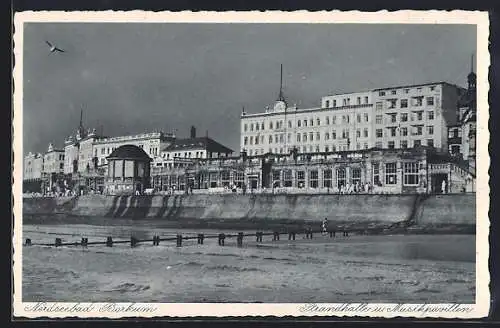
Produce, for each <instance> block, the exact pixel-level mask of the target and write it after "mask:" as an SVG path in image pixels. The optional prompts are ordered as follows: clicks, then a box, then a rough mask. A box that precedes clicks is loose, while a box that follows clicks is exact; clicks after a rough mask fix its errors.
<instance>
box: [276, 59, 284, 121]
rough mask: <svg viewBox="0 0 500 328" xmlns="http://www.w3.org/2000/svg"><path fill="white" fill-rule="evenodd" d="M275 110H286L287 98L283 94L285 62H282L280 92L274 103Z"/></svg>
mask: <svg viewBox="0 0 500 328" xmlns="http://www.w3.org/2000/svg"><path fill="white" fill-rule="evenodd" d="M274 111H275V112H282V111H286V100H285V97H284V95H283V64H280V91H279V93H278V99H277V100H276V102H275V103H274Z"/></svg>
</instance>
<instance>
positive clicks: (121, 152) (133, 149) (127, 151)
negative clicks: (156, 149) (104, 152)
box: [107, 145, 152, 162]
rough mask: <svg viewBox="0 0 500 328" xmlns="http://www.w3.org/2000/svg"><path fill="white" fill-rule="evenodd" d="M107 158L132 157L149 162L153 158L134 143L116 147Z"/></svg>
mask: <svg viewBox="0 0 500 328" xmlns="http://www.w3.org/2000/svg"><path fill="white" fill-rule="evenodd" d="M107 159H108V160H109V159H132V160H141V161H148V162H149V161H151V160H152V159H151V157H149V156H148V154H147V153H146V152H145V151H144V150H143V149H142V148H140V147H137V146H134V145H123V146H121V147H118V148H116V149H115V150H113V151H112V152H111V154H109V156H108V157H107Z"/></svg>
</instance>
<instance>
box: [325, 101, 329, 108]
mask: <svg viewBox="0 0 500 328" xmlns="http://www.w3.org/2000/svg"><path fill="white" fill-rule="evenodd" d="M325 107H326V108H329V107H330V100H327V101H326V102H325Z"/></svg>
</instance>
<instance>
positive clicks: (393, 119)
mask: <svg viewBox="0 0 500 328" xmlns="http://www.w3.org/2000/svg"><path fill="white" fill-rule="evenodd" d="M391 123H396V114H391Z"/></svg>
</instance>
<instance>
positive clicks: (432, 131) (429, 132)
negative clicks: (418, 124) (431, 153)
mask: <svg viewBox="0 0 500 328" xmlns="http://www.w3.org/2000/svg"><path fill="white" fill-rule="evenodd" d="M427 134H434V126H432V125H429V126H428V127H427Z"/></svg>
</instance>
